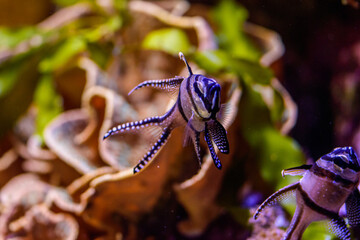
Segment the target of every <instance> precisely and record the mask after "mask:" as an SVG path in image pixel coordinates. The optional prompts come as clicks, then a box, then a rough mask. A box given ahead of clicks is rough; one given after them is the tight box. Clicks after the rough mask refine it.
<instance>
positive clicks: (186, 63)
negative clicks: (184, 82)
mask: <svg viewBox="0 0 360 240" xmlns="http://www.w3.org/2000/svg"><path fill="white" fill-rule="evenodd" d="M179 58H180V59H181V60H183V61H184V63H185V65H186V67H187V69H188V71H189V75H190V76H191V75H193V72H192V71H191V68H190V66H189V64H188V62H187V61H186V58H185V56H184V54H183V53H182V52H179Z"/></svg>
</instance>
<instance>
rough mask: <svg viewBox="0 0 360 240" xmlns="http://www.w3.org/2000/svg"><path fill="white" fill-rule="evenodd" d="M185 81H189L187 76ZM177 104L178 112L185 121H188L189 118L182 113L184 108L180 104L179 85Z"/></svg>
mask: <svg viewBox="0 0 360 240" xmlns="http://www.w3.org/2000/svg"><path fill="white" fill-rule="evenodd" d="M186 81H189V78H187V79H186ZM177 105H178V109H179V112H180V114H181V116H182V117H183V119H184V120H185V122H188V121H189V119H188V118H187V117H186V115H185V113H184V109H183V107H182V106H181V87H180V88H179V96H178V99H177Z"/></svg>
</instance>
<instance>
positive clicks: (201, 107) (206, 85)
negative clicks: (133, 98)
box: [104, 53, 229, 173]
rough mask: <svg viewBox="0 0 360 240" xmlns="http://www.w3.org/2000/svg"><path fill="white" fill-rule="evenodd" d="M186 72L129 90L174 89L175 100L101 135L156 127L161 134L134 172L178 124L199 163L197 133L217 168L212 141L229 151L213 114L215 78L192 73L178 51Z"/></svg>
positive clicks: (216, 108)
mask: <svg viewBox="0 0 360 240" xmlns="http://www.w3.org/2000/svg"><path fill="white" fill-rule="evenodd" d="M179 56H180V59H182V60H183V61H184V62H185V64H186V66H187V68H188V71H189V77H187V78H184V77H175V78H170V79H163V80H150V81H145V82H143V83H141V84H139V85H138V86H136V87H135V88H134V89H133V90H131V91H130V93H129V94H131V93H132V92H133V91H135V90H138V89H140V88H143V87H154V88H159V89H163V90H170V91H172V90H178V95H177V101H176V103H175V104H174V105H173V106H172V107H171V109H170V110H169V111H168V112H167V113H165V114H164V115H163V116H156V117H150V118H146V119H143V120H140V121H136V122H129V123H124V124H121V125H118V126H116V127H113V128H112V129H110V130H109V131H108V132H107V133H106V134H105V135H104V139H106V138H107V137H109V136H111V135H113V134H116V133H119V132H124V131H131V130H135V129H140V128H144V127H150V126H158V127H160V128H161V130H162V133H161V135H160V137H159V139H158V140H157V142H155V143H154V144H153V145H152V147H151V148H150V150H149V151H148V152H147V153H146V154H145V155H144V157H143V158H142V159H141V160H140V161H139V163H138V164H137V166H135V168H134V173H135V172H138V171H140V170H141V169H142V168H143V167H144V166H145V165H146V164H147V163H148V162H149V161H150V160H151V159H152V158H153V157H154V156H155V155H156V154H157V152H158V151H159V150H160V149H161V147H162V146H163V145H164V144H165V143H166V141H167V139H168V138H169V136H170V134H171V131H172V130H173V129H174V128H176V127H178V126H182V125H185V126H186V130H185V132H186V135H187V136H186V137H188V138H190V139H191V140H192V142H193V144H194V148H195V152H196V155H197V158H198V160H199V163H200V164H201V155H200V133H201V132H204V134H205V141H206V143H207V144H208V148H209V150H210V154H211V156H212V158H213V160H214V164H215V166H216V167H217V168H218V169H221V167H222V165H221V162H220V160H219V158H218V156H217V154H216V152H215V148H214V146H213V142H214V143H215V144H216V146H217V147H218V149H219V151H220V152H222V153H225V154H226V153H229V143H228V140H227V136H226V130H225V129H224V127H223V126H222V124H221V123H220V122H219V121H218V119H217V116H218V113H219V112H220V110H221V105H220V92H221V87H220V85H219V84H218V83H217V82H216V80H214V79H211V78H207V77H205V76H203V75H200V74H193V73H192V70H191V68H190V66H189V65H188V63H187V61H186V59H185V57H184V55H183V54H182V53H180V54H179Z"/></svg>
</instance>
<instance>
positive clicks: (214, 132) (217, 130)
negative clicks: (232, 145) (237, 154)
mask: <svg viewBox="0 0 360 240" xmlns="http://www.w3.org/2000/svg"><path fill="white" fill-rule="evenodd" d="M208 128H209V132H210V135H211V138H212V140H213V141H214V143H215V145H216V146H217V147H218V149H219V151H220V152H221V153H225V154H228V153H229V142H228V139H227V136H226V130H225V128H224V127H223V126H222V125H221V123H219V122H218V121H217V120H211V121H210V122H209V123H208Z"/></svg>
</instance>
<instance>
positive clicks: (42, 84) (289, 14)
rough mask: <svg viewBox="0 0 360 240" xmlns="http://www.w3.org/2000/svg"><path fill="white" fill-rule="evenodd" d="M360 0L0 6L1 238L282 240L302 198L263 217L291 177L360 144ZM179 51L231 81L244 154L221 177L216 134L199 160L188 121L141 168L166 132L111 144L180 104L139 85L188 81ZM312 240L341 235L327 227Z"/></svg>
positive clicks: (225, 96) (234, 152) (228, 98)
mask: <svg viewBox="0 0 360 240" xmlns="http://www.w3.org/2000/svg"><path fill="white" fill-rule="evenodd" d="M358 4H359V3H358V2H357V1H355V0H352V1H351V0H349V1H343V2H342V1H340V0H327V1H325V0H318V1H314V0H303V1H272V2H269V1H261V0H252V1H247V0H243V1H235V0H223V1H220V0H219V1H215V0H209V1H206V0H203V1H201V0H197V1H182V0H176V1H126V0H97V1H95V0H83V1H77V0H28V1H22V2H19V1H8V0H0V188H1V190H0V212H1V216H0V234H1V236H2V237H3V238H4V239H13V238H14V239H15V238H16V239H49V238H56V239H281V237H282V235H283V233H284V232H285V230H286V228H287V227H288V225H289V221H290V220H291V216H292V212H293V211H294V208H295V203H294V201H288V202H286V203H284V205H282V207H280V206H277V207H274V208H271V209H269V210H268V212H266V213H264V217H263V218H261V219H260V220H259V221H253V220H252V214H253V213H254V210H255V209H256V207H257V206H258V205H259V204H260V203H261V202H262V201H263V200H264V199H265V198H266V197H267V196H269V195H270V194H272V193H273V192H274V191H275V190H277V189H279V188H280V187H283V186H286V185H288V184H289V183H292V182H295V181H296V180H298V179H299V178H296V177H286V178H282V176H281V170H282V169H285V168H290V167H296V166H300V165H302V164H305V163H308V164H311V163H313V162H314V161H315V160H316V159H318V158H319V157H320V156H322V155H324V154H325V153H328V152H330V151H331V150H332V149H333V148H335V147H339V146H353V147H354V148H355V150H356V151H357V153H360V111H359V109H360V108H359V107H360V106H359V105H360V31H359V30H360V29H359V26H360V15H359V8H358ZM179 51H181V52H183V53H184V54H185V56H186V58H187V59H188V61H189V63H190V65H191V66H192V69H193V72H195V73H200V74H204V75H207V76H211V77H213V78H215V79H216V80H217V81H218V82H219V83H220V84H221V86H222V98H221V101H222V103H225V104H227V105H228V109H229V110H228V113H227V117H226V118H227V120H226V121H225V122H226V124H225V128H226V129H227V132H228V139H229V142H230V154H229V155H223V154H220V153H219V158H220V160H221V161H222V163H223V165H224V167H223V169H222V170H221V171H218V170H217V169H216V168H215V167H214V165H213V163H212V159H211V157H210V156H209V154H208V152H207V148H206V144H205V142H204V141H203V140H202V142H201V145H202V151H201V156H202V160H203V164H202V167H201V169H200V168H199V166H198V161H197V159H196V156H195V153H194V150H193V148H192V146H183V131H184V128H178V129H175V130H174V131H173V132H172V135H171V137H170V140H169V141H168V143H167V144H166V145H164V147H163V149H162V151H161V152H160V153H159V154H158V155H156V157H155V158H154V160H153V161H152V162H151V163H149V164H148V166H147V167H146V168H145V169H143V171H141V172H140V173H139V174H136V175H133V173H132V168H133V167H134V166H135V165H136V164H137V162H138V160H139V159H140V158H141V156H143V154H144V153H145V152H147V151H148V149H149V148H150V147H151V144H152V143H153V142H154V141H156V134H154V133H152V132H151V131H145V132H141V131H138V132H135V133H133V134H119V135H114V136H112V137H111V138H109V139H107V140H106V141H103V140H102V137H103V135H104V134H105V133H106V132H107V130H108V129H110V128H111V127H113V126H116V125H117V124H120V123H124V122H128V121H136V120H140V119H143V118H146V117H151V116H158V115H162V114H164V113H165V112H166V109H168V108H169V106H171V104H174V99H173V100H171V96H169V95H171V94H164V93H161V91H157V90H152V89H141V90H139V91H142V92H141V93H140V92H138V93H137V92H135V93H133V94H132V95H130V96H128V92H129V91H130V90H131V89H132V88H133V87H135V86H136V85H137V84H139V83H140V82H142V81H145V80H150V79H164V78H171V77H174V76H184V77H186V76H187V75H188V73H187V72H186V69H185V68H184V64H183V63H182V61H180V60H179V58H178V52H179ZM202 138H203V137H202ZM190 145H191V144H190ZM342 214H343V213H342ZM314 236H316V239H329V238H335V237H334V235H333V234H332V233H331V232H330V231H328V228H327V227H326V226H324V225H323V224H316V223H314V224H312V225H310V227H309V228H308V229H307V230H306V232H305V235H304V239H315V238H314Z"/></svg>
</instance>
